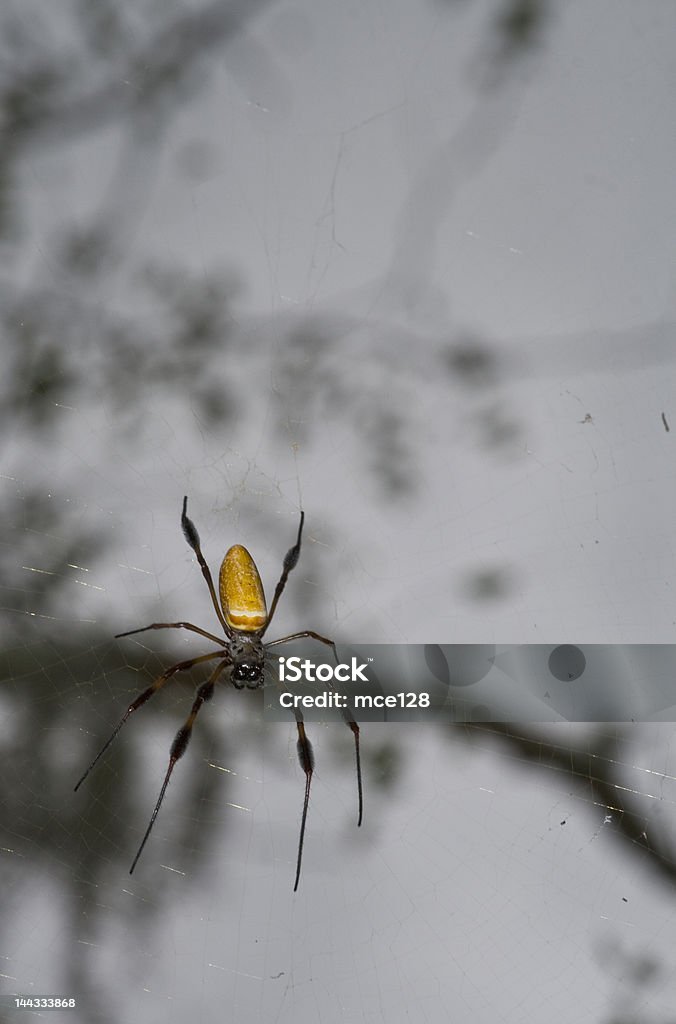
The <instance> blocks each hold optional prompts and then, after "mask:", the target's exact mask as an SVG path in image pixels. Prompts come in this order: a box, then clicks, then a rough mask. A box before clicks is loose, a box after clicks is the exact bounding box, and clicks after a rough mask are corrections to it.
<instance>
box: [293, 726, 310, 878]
mask: <svg viewBox="0 0 676 1024" xmlns="http://www.w3.org/2000/svg"><path fill="white" fill-rule="evenodd" d="M295 715H296V727H297V729H298V746H297V750H298V760H299V761H300V766H301V768H302V769H303V771H304V772H305V799H304V800H303V816H302V818H301V820H300V835H299V837H298V859H297V861H296V881H295V882H294V885H293V891H294V892H296V890H297V888H298V883H299V881H300V866H301V863H302V860H303V843H304V841H305V823H306V822H307V809H308V804H309V802H310V784H311V782H312V772H313V771H314V767H315V755H314V751H313V749H312V744H311V743H310V741H309V739H308V738H307V736H306V734H305V723H304V722H303V716H302V714H301V713H300V711H298V709H296V710H295Z"/></svg>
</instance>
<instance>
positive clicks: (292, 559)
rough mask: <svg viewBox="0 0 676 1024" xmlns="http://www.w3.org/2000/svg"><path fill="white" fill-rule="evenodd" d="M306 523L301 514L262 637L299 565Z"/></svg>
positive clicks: (303, 515)
mask: <svg viewBox="0 0 676 1024" xmlns="http://www.w3.org/2000/svg"><path fill="white" fill-rule="evenodd" d="M304 522H305V513H304V512H301V514H300V523H299V524H298V536H297V537H296V543H295V544H294V545H293V547H292V548H289V550H288V551H287V553H286V554H285V555H284V562H283V564H282V575H281V576H280V577H279V582H278V583H277V586H276V587H275V594H274V597H273V598H272V604H271V605H270V614H269V615H268V621H267V622H266V623H265V626H264V628H263V629H262V631H261V636H262V635H263V633H264V632H265V630H266V629H267V628H268V626H269V625H270V623H271V622H272V616H273V615H274V614H275V609H276V608H277V603H278V601H279V599H280V597H281V596H282V591H283V590H284V587H285V586H286V581H287V580H288V578H289V573H290V572H291V570H292V569H295V567H296V565H297V564H298V559H299V558H300V542H301V537H302V535H303V523H304Z"/></svg>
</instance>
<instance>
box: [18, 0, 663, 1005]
mask: <svg viewBox="0 0 676 1024" xmlns="http://www.w3.org/2000/svg"><path fill="white" fill-rule="evenodd" d="M27 10H28V9H27V8H26V7H25V6H24V5H22V7H21V8H17V9H16V10H15V11H14V12H11V13H10V14H7V15H4V16H3V17H5V21H6V24H5V26H4V28H5V30H6V32H5V36H6V38H8V39H10V40H11V41H12V44H13V50H12V53H13V54H14V57H13V59H14V60H16V66H14V65H10V66H9V70H8V72H7V81H6V82H5V84H4V86H3V89H4V90H5V92H6V95H7V96H9V97H10V98H11V99H12V103H11V104H10V103H9V102H6V103H5V105H4V107H3V109H5V110H6V111H7V118H8V119H9V120H8V124H9V130H8V137H9V138H10V139H11V140H12V142H13V144H14V149H12V152H11V154H10V153H9V150H7V153H6V155H5V156H4V157H3V160H4V161H5V162H6V167H5V170H6V168H7V167H9V168H10V169H11V170H12V172H13V174H14V177H13V178H10V177H8V175H7V174H5V176H4V177H3V178H2V180H3V181H10V180H11V181H12V182H13V187H12V189H10V188H9V186H8V185H4V186H3V196H2V198H3V199H4V204H2V210H1V211H0V212H1V213H2V217H3V220H2V232H3V234H2V237H3V240H4V255H3V277H2V289H3V321H2V322H3V333H4V339H3V340H4V341H5V345H3V356H2V360H3V370H4V373H3V398H4V402H3V411H4V417H5V419H4V427H5V431H4V436H5V440H6V444H5V459H4V462H3V470H2V472H3V482H4V485H5V486H4V488H3V493H4V501H5V511H6V522H7V524H8V527H7V533H6V540H5V544H4V545H3V549H2V568H3V575H2V578H3V600H2V607H3V626H4V640H5V643H4V645H3V647H4V651H5V654H4V669H5V671H4V672H3V684H2V690H1V691H0V702H1V703H0V706H1V707H2V711H3V715H2V719H1V724H0V737H1V740H2V751H3V781H4V785H3V790H4V793H3V798H2V807H3V811H2V818H1V824H2V841H1V842H0V846H1V847H2V850H1V851H0V855H1V856H2V859H3V868H4V876H5V878H6V882H5V886H4V893H5V899H4V900H3V904H4V906H3V915H2V919H3V923H2V927H1V930H0V958H1V960H0V962H1V963H2V968H0V971H1V973H2V975H3V977H2V985H1V986H0V993H12V992H21V993H24V994H34V995H41V994H42V995H49V994H61V995H73V996H74V997H76V998H77V1000H78V1008H77V1010H75V1011H72V1012H70V1013H67V1014H66V1019H69V1020H70V1019H72V1020H73V1021H96V1022H102V1024H105V1022H107V1021H118V1020H136V1021H144V1022H145V1021H148V1022H154V1021H162V1022H171V1021H174V1020H175V1021H183V1020H185V1019H186V1017H187V1016H188V1015H190V1017H191V1018H193V1019H195V1020H196V1021H205V1022H206V1021H211V1020H223V1019H237V1020H249V1019H256V1020H266V1021H267V1020H273V1021H276V1022H285V1021H290V1020H294V1021H306V1020H307V1021H309V1020H312V1021H317V1020H320V1021H323V1022H333V1021H336V1022H338V1021H341V1022H343V1021H369V1022H379V1021H386V1020H387V1021H404V1020H408V1019H412V1020H416V1021H418V1020H425V1021H431V1022H436V1021H441V1020H448V1019H456V1020H465V1019H467V1020H472V1021H473V1022H475V1024H483V1022H487V1024H488V1022H491V1024H493V1022H495V1021H504V1022H508V1024H516V1022H519V1021H531V1020H539V1019H542V1018H543V1017H544V1016H545V1015H546V1017H547V1019H549V1020H552V1021H558V1020H561V1021H563V1020H565V1021H569V1020H571V1019H575V1020H580V1021H587V1020H588V1021H599V1022H603V1024H629V1022H630V1021H636V1020H641V1021H643V1022H647V1024H667V1022H670V1021H672V1020H673V1009H672V1008H673V1006H674V1005H676V1002H675V998H674V997H675V995H676V992H675V989H676V979H675V978H674V974H673V968H672V966H671V957H670V951H671V949H672V948H673V944H674V939H675V938H676V915H675V913H674V904H673V899H672V895H671V894H672V890H673V881H674V863H675V862H676V855H675V854H674V846H675V844H676V835H675V834H674V833H675V823H676V808H675V807H674V800H675V792H674V780H675V777H676V760H675V756H674V750H673V742H674V741H673V736H674V730H673V725H672V724H671V723H661V724H637V725H634V726H627V725H613V724H612V723H609V724H607V725H598V724H585V723H577V724H568V723H566V724H562V725H558V726H552V725H549V726H547V727H545V726H542V727H534V726H533V725H532V724H531V725H528V727H526V726H520V725H519V723H513V724H512V725H510V726H509V727H499V726H497V725H494V726H490V725H489V726H481V727H473V728H472V727H466V728H453V729H449V728H448V727H443V728H442V727H441V726H439V725H435V724H432V723H430V724H428V725H420V726H418V725H415V726H414V725H399V726H395V725H369V726H368V728H364V729H363V732H362V745H363V749H362V754H363V763H364V783H365V820H364V825H363V827H362V828H361V829H360V830H357V828H356V807H357V794H356V781H355V771H354V762H353V746H352V737H351V734H350V732H349V730H347V729H346V728H345V727H344V725H343V723H342V722H341V721H340V720H332V719H330V718H327V720H326V722H323V723H321V724H318V725H315V724H313V725H312V728H311V732H310V735H311V739H312V741H313V743H314V747H315V754H316V761H317V764H316V773H315V777H314V779H313V784H312V797H311V803H310V813H309V820H308V830H307V835H306V841H305V853H304V862H303V873H302V877H301V884H300V887H299V890H298V893H296V894H295V895H294V894H293V892H292V886H293V877H294V868H295V856H296V844H297V840H298V827H299V822H300V812H301V806H302V797H303V786H304V778H303V773H302V771H301V769H300V767H299V765H298V763H297V759H296V751H295V733H296V730H295V726H294V723H293V721H292V720H290V722H289V725H288V727H286V726H283V725H282V726H273V725H271V724H270V723H268V722H263V717H262V699H263V695H262V694H260V693H246V692H243V693H238V692H235V691H234V690H233V689H232V688H231V687H227V686H221V687H219V688H218V689H217V693H216V696H215V698H214V700H213V701H212V702H211V704H210V705H209V706H208V707H206V708H205V709H204V710H203V711H202V712H201V713H200V715H199V718H198V720H197V723H196V726H195V730H194V735H193V739H192V740H191V745H190V747H189V749H188V751H187V753H186V755H185V757H184V758H183V759H182V760H181V762H180V764H179V765H178V766H177V768H176V770H175V772H174V775H173V777H172V782H171V785H170V787H169V789H168V792H167V796H166V799H165V803H164V805H163V808H162V811H161V813H160V815H159V817H158V819H157V823H156V825H155V828H154V831H153V833H152V835H151V837H150V840H149V842H148V845H147V847H146V849H145V851H144V854H143V857H142V859H141V861H140V862H139V865H138V867H137V869H136V872H135V874H134V875H133V876H132V877H131V878H130V877H129V875H128V869H129V865H130V864H131V861H132V858H133V855H134V853H135V851H136V849H137V848H138V844H139V842H140V839H141V837H142V835H143V832H144V830H145V828H146V824H147V821H148V818H149V815H150V811H151V810H152V807H153V804H154V801H155V799H156V797H157V793H158V791H159V787H160V784H161V780H162V778H163V776H164V772H165V770H166V765H167V758H168V753H169V747H170V744H171V740H172V738H173V736H174V735H175V732H176V730H177V729H178V727H179V725H180V724H181V723H182V722H183V721H184V720H185V717H186V716H187V714H188V711H189V708H190V704H191V700H192V699H193V693H194V688H195V686H196V685H197V684H198V683H199V682H200V681H202V680H203V679H204V678H205V676H204V674H203V673H201V672H200V671H199V670H198V669H195V670H194V671H193V672H191V673H186V677H185V678H183V677H181V678H176V679H175V680H172V682H171V683H170V684H169V685H167V687H165V688H164V690H163V691H162V692H161V693H160V694H158V695H157V696H156V697H155V698H153V700H152V701H150V702H149V703H148V705H146V706H145V707H144V708H142V709H140V710H139V712H138V713H136V714H134V715H133V716H132V718H131V719H130V720H129V721H128V723H127V724H126V726H125V727H124V729H123V730H122V732H121V733H120V735H119V737H118V738H117V740H116V741H115V743H114V744H113V746H112V747H111V748H110V750H109V751H108V752H107V754H106V756H105V757H104V758H103V759H102V762H101V763H100V764H99V765H97V767H96V769H95V771H94V772H92V774H91V776H90V777H89V778H88V779H87V781H86V783H85V784H84V785H83V787H82V788H81V789H80V790H79V791H78V793H77V794H73V792H72V788H73V785H74V783H75V781H76V780H77V779H78V777H79V776H80V775H81V773H82V771H83V770H84V768H85V767H86V765H87V764H88V763H89V761H90V760H91V758H92V757H93V756H94V754H95V753H96V751H97V750H98V749H99V748H100V746H101V745H102V744H103V742H104V741H105V739H106V738H107V736H108V735H109V734H110V731H111V730H112V728H113V727H114V725H115V724H116V722H117V721H118V720H119V716H120V714H121V713H122V711H123V710H124V708H125V707H126V706H127V705H128V703H129V701H130V700H131V699H132V698H133V696H134V695H136V694H137V693H138V692H140V691H141V690H142V689H143V688H145V687H146V686H147V685H149V682H150V681H151V680H152V678H154V677H156V676H157V675H158V674H159V673H161V672H162V671H163V670H164V669H165V668H166V667H167V666H168V665H170V664H172V663H173V662H174V661H177V660H179V659H184V658H189V657H191V656H192V655H193V654H195V653H200V652H201V651H202V650H204V644H203V642H202V640H201V639H200V638H198V637H196V636H190V635H187V634H184V632H183V631H167V632H166V633H160V632H157V633H148V634H143V635H140V636H136V637H129V638H126V639H124V640H121V641H114V640H113V636H114V634H115V633H118V632H122V631H124V630H127V629H133V628H134V627H135V626H137V625H138V626H141V625H143V624H146V623H149V622H152V621H157V620H161V621H178V620H181V619H188V620H190V621H193V622H195V623H196V624H198V625H200V626H203V627H204V628H206V629H208V630H215V631H217V622H216V621H215V617H214V613H213V609H212V608H211V606H210V602H209V596H208V593H207V590H206V587H205V586H204V581H203V579H202V577H201V574H200V571H199V567H198V566H197V564H196V562H195V559H194V556H193V554H192V552H191V550H190V548H189V547H188V546H187V545H186V544H185V541H184V538H183V537H182V535H181V530H180V510H181V502H182V499H183V495H184V494H188V495H189V500H190V507H189V511H190V515H191V517H192V518H193V519H194V521H195V524H196V526H197V528H198V530H199V532H200V536H201V540H202V547H203V550H204V553H205V556H206V558H207V560H208V562H209V564H210V565H211V567H212V571H213V572H215V571H217V569H218V564H219V562H220V559H221V557H222V555H223V552H224V551H225V549H226V548H227V547H228V546H229V545H230V544H232V543H242V544H245V545H246V546H247V547H248V548H249V550H250V551H251V552H252V553H253V554H254V557H255V559H256V562H257V564H258V567H259V569H260V571H261V575H262V577H263V580H264V583H265V586H266V590H267V593H268V596H270V594H271V591H272V587H273V586H274V582H275V581H276V579H277V578H278V576H279V571H280V568H281V559H282V557H283V555H284V553H285V552H286V550H287V549H288V547H289V546H290V544H291V543H292V541H293V539H294V536H295V530H296V528H297V517H298V510H299V508H301V507H302V508H304V509H305V512H306V517H307V518H306V533H305V536H304V544H303V551H302V554H301V560H300V563H299V566H298V567H297V568H296V569H295V570H294V572H293V574H292V575H291V578H290V581H289V584H288V587H287V590H286V592H285V594H284V598H283V601H282V602H281V603H280V606H279V610H278V613H277V615H276V617H275V624H274V633H275V635H283V634H284V633H286V632H291V631H294V630H296V629H302V628H305V627H307V628H311V629H317V630H319V631H320V632H322V633H325V634H327V635H329V636H333V635H335V636H337V637H342V638H346V639H349V640H350V641H352V642H355V643H378V642H411V643H428V642H430V643H436V642H439V643H452V642H458V643H459V642H462V643H467V644H471V643H531V642H532V643H539V644H542V643H549V642H551V643H552V644H558V643H562V642H571V643H572V642H574V643H577V644H580V645H584V644H593V643H626V642H633V643H671V642H672V641H673V627H674V613H673V601H672V599H671V595H672V589H673V588H672V579H673V571H672V570H673V555H674V545H673V527H672V518H673V516H672V509H673V507H674V484H673V450H672V449H673V437H674V433H673V429H674V423H676V410H675V409H674V408H673V386H672V385H671V377H672V376H673V343H672V342H671V335H672V334H673V329H672V328H673V322H674V311H673V308H672V306H670V305H669V302H668V300H666V299H665V296H666V295H671V291H670V290H669V285H668V282H669V284H671V282H670V281H669V277H668V273H667V271H666V269H665V268H668V267H669V266H670V264H671V263H672V262H673V232H672V231H671V229H670V226H669V225H668V223H667V219H666V218H665V217H664V205H665V200H666V198H667V196H669V197H670V196H671V191H672V172H671V170H670V168H671V167H672V166H673V159H670V158H672V157H673V153H671V152H669V153H668V154H667V153H665V149H667V147H673V134H672V133H671V132H670V131H669V130H668V129H667V130H666V131H665V127H666V125H665V124H664V121H665V120H666V118H665V113H666V112H667V111H669V112H670V107H669V105H668V98H667V97H668V95H669V93H668V90H667V89H665V84H666V82H667V81H668V77H667V71H666V69H667V67H668V66H669V65H668V63H667V60H669V61H670V60H671V52H670V50H668V47H667V45H665V43H664V40H668V39H669V38H670V32H669V29H670V28H673V12H672V10H671V8H670V7H667V6H660V5H653V6H652V7H651V9H650V12H647V11H641V12H639V11H638V10H637V9H636V7H635V5H632V4H629V3H619V4H618V3H617V2H615V3H613V4H605V5H604V4H601V5H596V6H595V7H594V9H593V12H592V11H591V10H590V8H589V7H588V5H585V4H582V3H577V4H571V5H568V7H567V10H566V12H565V14H562V13H557V17H556V18H554V16H553V13H552V12H551V11H550V9H549V8H548V7H547V6H546V5H544V4H541V5H540V4H537V3H533V4H523V3H521V4H519V3H498V2H497V0H495V2H491V3H489V2H486V3H478V2H477V3H466V4H464V5H461V4H450V3H437V4H432V3H430V4H423V5H415V4H410V3H404V2H403V0H402V2H400V3H395V4H393V5H392V4H390V5H388V7H387V13H386V14H385V13H384V11H383V9H382V7H381V6H378V5H375V4H372V3H369V2H367V3H365V4H361V5H359V7H358V8H355V9H354V10H351V9H345V8H342V7H341V6H340V5H338V7H335V5H334V6H333V7H332V6H330V5H320V6H319V7H317V6H316V5H308V4H300V5H298V4H296V5H293V6H291V5H287V4H284V3H269V4H267V5H263V4H249V5H248V7H247V6H246V5H245V6H244V7H238V6H237V5H236V4H233V5H229V6H228V5H224V4H219V3H213V4H210V5H205V6H204V7H203V8H199V7H198V5H193V6H187V7H185V8H182V7H179V6H178V5H174V7H173V9H172V11H171V12H170V13H164V14H163V15H162V18H161V19H160V20H159V21H158V20H157V11H156V10H155V9H154V7H153V5H147V6H145V5H138V4H135V5H125V4H123V3H122V2H116V3H113V2H111V3H109V4H100V5H98V10H99V11H101V12H105V13H106V14H107V16H108V20H107V21H106V20H105V18H104V17H103V15H101V20H100V21H97V15H95V14H94V13H93V12H91V11H88V10H85V6H82V7H77V11H78V12H79V13H78V16H77V17H75V16H73V20H72V21H69V20H68V17H67V15H66V13H64V14H63V15H59V16H57V18H58V19H62V20H58V21H57V18H55V16H54V13H53V8H52V7H51V6H49V5H44V6H42V5H40V4H38V3H36V4H35V5H34V6H33V7H32V8H31V10H30V14H29V13H26V12H27ZM75 11H76V8H75V7H74V8H73V12H75ZM83 12H84V13H83ZM529 12H530V13H529ZM31 18H34V19H35V21H31V20H30V19H31ZM55 22H56V24H55ZM35 25H41V26H42V28H43V31H41V32H39V33H38V35H39V36H40V38H41V39H43V40H49V39H56V40H58V46H57V47H56V49H53V50H52V49H49V47H48V45H47V43H41V44H40V45H41V47H42V49H39V50H38V49H35V48H34V47H35V44H34V43H33V41H32V40H33V37H34V34H35V31H34V26H35ZM611 40H612V43H611ZM8 46H9V44H8ZM667 54H668V56H667ZM75 58H77V59H75ZM66 65H68V69H67V68H66ZM67 70H68V74H66V71H67ZM57 72H58V74H57ZM69 75H72V77H69ZM10 87H11V88H10ZM130 95H131V96H133V97H134V99H133V102H132V101H130V99H129V97H130ZM19 100H20V101H21V102H19ZM647 109H649V110H651V117H650V118H646V116H645V111H646V110H647ZM12 118H13V120H12ZM668 123H669V124H670V121H669V122H668ZM94 129H96V130H94ZM12 160H13V161H15V163H11V161H12ZM111 168H112V169H111ZM6 1006H7V1004H5V1006H3V1010H2V1012H3V1013H5V1018H3V1019H11V1014H10V1011H9V1009H6V1008H5V1007H6Z"/></svg>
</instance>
